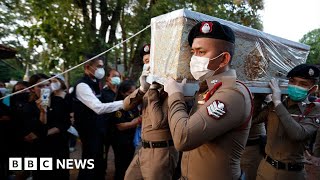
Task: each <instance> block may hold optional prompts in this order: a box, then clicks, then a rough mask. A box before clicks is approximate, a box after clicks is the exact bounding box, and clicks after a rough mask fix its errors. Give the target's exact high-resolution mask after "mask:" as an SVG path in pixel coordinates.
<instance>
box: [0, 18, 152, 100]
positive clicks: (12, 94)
mask: <svg viewBox="0 0 320 180" xmlns="http://www.w3.org/2000/svg"><path fill="white" fill-rule="evenodd" d="M150 26H151V25H150V24H149V25H148V26H146V27H145V28H143V29H142V30H140V31H138V32H137V33H136V34H134V35H132V36H131V37H129V38H127V39H125V40H123V41H121V42H120V43H118V44H116V45H114V46H113V47H111V48H110V49H108V50H106V51H104V52H102V53H100V54H98V55H96V56H94V57H92V58H90V59H88V60H86V61H84V62H82V63H80V64H78V65H76V66H74V67H72V68H70V69H68V70H66V71H64V72H62V73H59V74H56V75H55V76H53V77H50V78H48V79H46V80H43V81H41V82H38V83H36V84H34V85H32V86H29V87H28V88H26V89H22V90H20V91H17V92H14V93H11V94H8V95H6V96H4V97H2V98H0V100H2V99H4V98H7V97H10V96H14V95H16V94H19V93H21V92H23V91H26V90H28V89H31V88H33V87H35V86H38V85H39V84H42V83H44V82H47V81H50V80H51V79H54V78H56V77H58V76H60V75H63V74H65V73H67V72H69V71H72V70H74V69H76V68H78V67H79V66H82V65H84V64H86V63H87V62H89V61H92V60H93V59H95V58H97V57H100V56H102V55H103V54H105V53H107V52H109V51H111V50H112V49H114V48H115V47H117V46H119V45H121V44H123V43H125V42H127V41H129V40H130V39H132V38H134V37H135V36H137V35H138V34H140V33H142V32H143V31H145V30H146V29H148V28H149V27H150Z"/></svg>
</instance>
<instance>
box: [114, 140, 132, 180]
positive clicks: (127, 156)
mask: <svg viewBox="0 0 320 180" xmlns="http://www.w3.org/2000/svg"><path fill="white" fill-rule="evenodd" d="M131 142H132V141H131ZM134 151H135V148H134V146H133V143H129V144H119V143H117V144H116V145H115V148H114V155H115V168H116V172H115V177H114V179H115V180H123V179H124V176H125V174H126V170H127V168H128V167H129V165H130V163H131V161H132V159H133V156H134Z"/></svg>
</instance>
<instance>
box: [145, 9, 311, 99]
mask: <svg viewBox="0 0 320 180" xmlns="http://www.w3.org/2000/svg"><path fill="white" fill-rule="evenodd" d="M199 21H218V22H220V23H221V24H225V25H227V26H229V27H231V28H232V29H233V30H234V33H235V37H236V42H235V54H234V57H233V59H232V63H231V65H232V68H234V69H236V71H237V76H238V78H239V80H241V81H243V82H245V84H247V85H248V86H249V87H250V89H251V91H253V92H263V93H266V92H264V91H270V89H269V90H268V82H269V80H270V79H271V78H273V77H274V78H279V79H280V87H281V88H283V89H285V88H286V86H287V80H286V74H287V73H288V72H289V71H290V70H291V69H292V68H293V67H295V66H296V65H299V64H302V63H305V62H306V59H307V56H308V53H309V49H310V47H309V46H307V45H305V44H301V43H297V42H293V41H290V40H287V39H283V38H280V37H276V36H273V35H270V34H267V33H264V32H262V31H259V30H256V29H253V28H249V27H245V26H243V25H239V24H236V23H233V22H230V21H226V20H223V19H219V18H215V17H212V16H208V15H205V14H202V13H198V12H193V11H190V10H186V9H180V10H176V11H173V12H171V13H167V14H164V15H161V16H157V17H154V18H152V19H151V52H150V55H151V61H150V63H151V64H150V65H151V66H150V67H151V76H150V77H149V78H148V81H157V82H159V83H163V80H164V78H166V77H169V76H171V77H173V78H174V79H176V80H182V79H183V78H187V79H188V83H192V84H193V83H194V84H196V83H197V82H196V81H195V80H194V79H193V77H192V75H191V73H190V67H189V63H190V58H191V48H190V46H189V44H188V40H187V39H188V34H189V31H190V30H191V28H192V27H193V26H194V25H195V24H196V23H197V22H199Z"/></svg>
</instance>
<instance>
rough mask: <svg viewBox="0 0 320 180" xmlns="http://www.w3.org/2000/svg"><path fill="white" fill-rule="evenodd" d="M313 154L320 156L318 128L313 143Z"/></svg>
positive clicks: (319, 130)
mask: <svg viewBox="0 0 320 180" xmlns="http://www.w3.org/2000/svg"><path fill="white" fill-rule="evenodd" d="M313 155H314V156H316V157H320V128H319V129H318V131H317V136H316V141H315V143H314V149H313Z"/></svg>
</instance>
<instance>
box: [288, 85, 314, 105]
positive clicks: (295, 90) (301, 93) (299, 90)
mask: <svg viewBox="0 0 320 180" xmlns="http://www.w3.org/2000/svg"><path fill="white" fill-rule="evenodd" d="M308 92H309V89H306V88H303V87H300V86H296V85H291V84H289V85H288V95H289V97H290V99H291V100H292V101H303V100H305V99H306V98H307V96H308Z"/></svg>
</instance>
